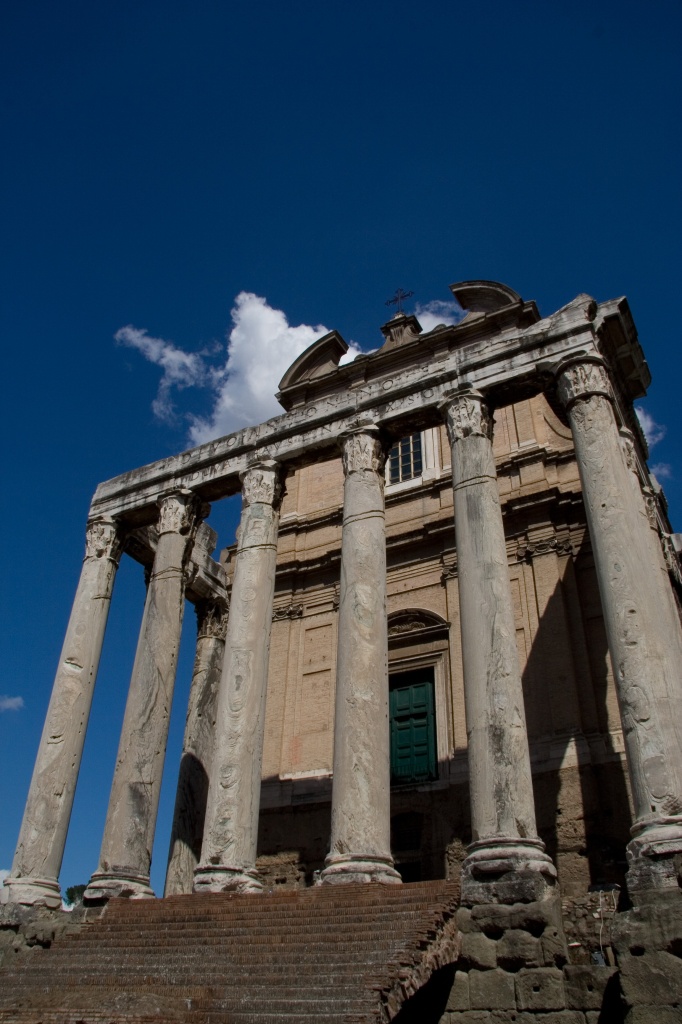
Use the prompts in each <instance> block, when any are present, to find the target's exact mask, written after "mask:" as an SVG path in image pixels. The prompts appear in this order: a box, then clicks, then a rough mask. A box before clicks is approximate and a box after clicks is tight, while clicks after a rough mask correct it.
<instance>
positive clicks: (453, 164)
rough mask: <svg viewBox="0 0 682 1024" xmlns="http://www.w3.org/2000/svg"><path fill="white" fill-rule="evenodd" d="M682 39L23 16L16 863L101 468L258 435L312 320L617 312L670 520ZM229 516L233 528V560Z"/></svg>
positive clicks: (123, 583)
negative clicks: (583, 308) (588, 299)
mask: <svg viewBox="0 0 682 1024" xmlns="http://www.w3.org/2000/svg"><path fill="white" fill-rule="evenodd" d="M681 36H682V8H681V7H680V5H679V3H677V2H668V0H663V2H659V0H651V2H649V3H648V4H646V5H644V4H643V3H641V2H640V3H634V2H628V0H621V2H619V3H615V2H611V0H602V2H601V3H596V4H595V3H594V2H592V3H587V2H584V0H574V2H573V3H571V4H566V3H554V4H548V3H546V2H545V3H540V2H526V0H517V2H516V3H514V4H509V3H502V2H498V0H491V2H489V3H481V4H478V5H460V4H453V3H445V2H440V0H433V2H428V0H427V2H423V3H420V4H415V3H407V2H403V0H393V2H392V3H386V2H381V0H376V2H375V0H369V2H367V3H363V4H359V3H354V2H352V0H351V2H350V3H343V4H341V3H338V2H336V0H327V2H326V3H319V2H312V0H289V2H288V3H284V2H280V3H275V2H271V0H265V2H261V3H252V4H244V3H236V2H233V3H229V2H227V0H222V2H218V0H215V2H209V0H194V2H192V3H191V4H190V3H188V2H187V3H185V2H180V0H164V2H161V0H135V2H132V0H117V2H116V3H113V2H110V0H98V2H97V3H94V2H92V0H90V2H85V0H83V2H75V0H64V2H63V3H60V4H55V3H51V2H50V3H48V2H34V0H22V2H21V3H19V2H16V0H13V2H12V0H10V2H8V3H6V4H5V5H4V8H3V15H2V23H1V24H0V78H1V82H2V87H1V96H2V103H1V107H0V118H1V131H2V141H3V144H4V145H3V149H4V159H3V161H2V164H1V165H0V175H1V177H2V188H1V190H0V203H1V205H2V226H3V246H2V249H1V250H0V260H1V261H2V275H1V282H2V303H1V311H0V317H1V330H2V338H3V342H4V344H3V352H4V367H3V370H4V372H3V382H4V389H3V390H4V393H3V401H2V414H3V416H4V417H5V420H6V422H5V427H4V436H5V445H4V458H3V463H4V482H5V490H4V500H3V502H2V507H1V514H2V517H3V525H2V530H3V532H2V536H3V537H4V543H3V545H2V558H3V573H4V586H3V588H2V602H3V603H2V615H1V618H0V622H1V623H2V628H1V636H0V642H1V644H2V657H1V658H0V665H2V676H1V677H0V695H4V696H5V697H6V698H7V700H5V701H3V700H2V699H0V771H1V772H2V787H1V788H0V801H1V807H0V822H1V823H2V828H1V829H0V869H6V868H9V866H10V864H11V860H12V855H13V850H14V845H15V842H16V837H17V833H18V829H19V824H20V820H21V814H22V811H23V805H24V801H25V797H26V792H27V789H28V784H29V780H30V774H31V770H32V765H33V759H34V757H35V752H36V749H37V744H38V740H39V736H40V730H41V728H42V721H43V716H44V713H45V709H46V706H47V701H48V699H49V692H50V688H51V684H52V679H53V676H54V670H55V666H56V663H57V659H58V656H59V651H60V647H61V642H62V638H63V633H64V629H65V625H66V621H67V618H68V614H69V609H70V604H71V600H72V597H73V593H74V590H75V586H76V582H77V579H78V573H79V571H80V561H81V558H82V552H83V537H84V524H85V518H86V514H87V509H88V505H89V501H90V498H91V495H92V492H93V491H94V488H95V486H96V484H97V483H98V481H100V480H103V479H106V478H108V477H110V476H113V475H115V474H117V473H120V472H123V471H125V470H127V469H130V468H132V467H135V466H138V465H142V464H144V463H146V462H150V461H152V460H154V459H157V458H161V457H163V456H165V455H167V454H169V453H172V452H175V451H179V450H181V449H183V448H184V447H186V446H187V444H188V439H189V437H190V435H191V436H194V437H198V436H202V435H201V431H202V430H204V431H206V430H209V431H210V430H211V429H218V427H219V426H220V425H221V424H226V423H236V422H237V420H239V418H240V417H241V418H242V420H244V419H249V418H250V419H252V420H254V421H257V420H260V419H261V418H262V417H261V409H262V408H264V406H263V404H262V403H265V405H267V396H268V394H271V392H272V390H273V387H272V386H271V380H272V377H273V372H274V369H275V368H276V365H277V361H278V360H280V361H282V360H284V362H287V359H288V356H289V354H290V353H291V352H292V351H295V350H296V349H297V346H299V345H301V344H303V342H304V341H305V340H306V339H307V338H310V339H311V340H312V338H313V337H314V336H316V334H317V333H319V331H320V330H322V329H323V328H327V329H332V328H335V329H337V330H339V331H340V332H341V334H342V335H343V336H344V337H345V338H346V339H347V340H348V341H351V340H352V341H353V342H355V343H356V344H357V345H358V346H359V347H361V348H364V349H369V348H373V347H375V346H376V345H377V344H378V343H379V342H380V334H379V330H378V328H379V326H380V324H381V323H382V322H384V321H385V320H386V319H387V318H388V313H389V311H388V310H387V309H386V307H385V305H384V302H385V300H386V299H387V298H389V297H390V296H391V295H392V294H393V292H394V291H395V289H396V288H397V287H398V286H402V287H403V288H406V289H412V290H413V291H414V293H415V295H414V299H413V300H412V301H413V302H415V303H416V302H418V303H419V304H420V305H421V307H422V308H423V307H428V306H429V304H430V303H432V302H434V301H441V302H447V301H448V299H449V298H450V294H449V292H448V287H447V286H448V284H450V283H451V282H453V281H458V280H463V279H469V278H479V277H480V278H489V279H493V280H500V281H503V282H505V283H507V284H509V285H511V286H512V287H513V288H515V289H516V290H517V291H519V292H520V293H521V294H522V295H523V296H524V298H527V299H535V300H536V301H537V302H538V305H539V307H540V310H541V312H542V313H543V314H549V313H551V312H553V311H554V310H555V309H556V308H558V307H559V306H561V305H563V304H564V303H566V302H568V301H570V300H571V299H572V298H573V297H574V296H575V295H576V294H577V293H579V292H589V293H590V294H592V295H594V296H595V298H597V299H598V300H604V299H608V298H612V297H614V296H618V295H622V294H625V295H627V296H628V298H629V300H630V304H631V308H632V310H633V314H634V317H635V321H636V323H637V326H638V328H639V334H640V339H641V342H642V344H643V346H644V349H645V352H646V355H647V358H648V361H649V365H650V367H651V370H652V374H653V378H654V383H653V385H652V388H651V391H650V395H649V396H648V397H647V399H646V400H645V402H644V408H645V410H646V413H647V414H648V416H649V418H650V420H651V421H652V422H653V423H654V424H658V426H659V430H658V433H659V434H661V435H662V436H661V438H660V440H659V441H658V443H657V444H656V445H655V447H654V448H653V451H652V459H651V461H652V463H656V464H657V465H659V466H660V467H661V469H660V475H661V476H662V477H665V479H663V480H662V482H663V483H664V486H665V490H666V493H667V495H668V498H669V502H670V511H671V517H672V520H673V525H674V527H675V528H676V529H678V530H682V460H681V459H680V456H679V446H678V445H676V443H675V442H676V441H677V440H678V439H679V437H680V432H681V426H682V424H681V419H682V417H681V413H680V408H681V403H680V400H679V387H680V380H681V379H682V374H681V370H682V355H681V348H680V338H679V335H680V330H679V317H678V312H677V310H678V295H679V279H680V271H681V270H682V259H681V252H680V248H681V241H680V240H681V239H682V230H681V229H682V198H681V195H682V190H681V189H680V182H681V181H682V166H681V164H682V159H681V149H682V147H681V139H680V130H681V129H680V125H681V123H682V121H681V118H680V113H681V110H680V107H681V103H680V100H681V93H682V81H681V79H682V72H681V69H680V59H679V54H680V47H681V43H682V38H681ZM238 297H240V298H238ZM124 329H127V330H124ZM233 329H235V330H236V334H234V335H233V338H232V340H233V349H232V352H231V357H230V358H231V363H230V364H228V366H227V369H226V361H227V351H226V335H227V334H229V333H230V332H231V331H232V330H233ZM121 332H122V333H121ZM144 332H146V334H145V333H144ZM117 334H118V337H119V341H118V342H116V341H115V335H117ZM149 339H152V340H153V339H156V340H157V341H158V344H156V343H153V344H152V343H150V340H149ZM285 356H286V357H287V359H285ZM150 357H151V358H150ZM292 358H293V357H292ZM153 360H156V361H153ZM288 361H290V360H288ZM276 379H277V378H276V375H275V383H276ZM161 381H164V384H163V385H162V387H161V391H159V384H160V382H161ZM179 385H180V386H179ZM153 403H155V404H154V407H153ZM250 414H252V415H251V416H250ZM192 432H193V433H192ZM234 520H235V509H234V503H232V505H231V506H230V507H227V508H226V507H224V506H220V507H218V508H216V509H215V510H214V514H213V516H212V517H211V524H212V525H214V526H215V528H216V529H218V531H219V533H220V538H221V543H227V542H229V541H230V540H231V539H232V534H233V530H234ZM143 596H144V587H143V581H142V576H141V572H140V571H139V569H138V567H137V566H135V565H134V564H125V565H124V567H123V569H122V571H121V573H120V576H119V580H118V581H117V584H116V592H115V595H114V603H113V609H112V614H111V619H110V627H109V631H108V634H107V639H106V645H105V650H104V655H103V659H102V669H101V672H100V679H99V682H98V687H97V691H96V694H95V706H94V712H93V717H92V721H91V728H90V731H89V734H88V739H87V742H86V751H85V758H84V763H83V769H82V772H81V780H80V783H79V789H78V793H77V796H76V804H75V809H74V816H73V822H72V829H71V834H70V837H69V843H68V845H67V851H66V856H65V861H64V869H63V874H62V880H63V883H64V884H65V885H70V884H75V883H78V882H85V881H87V879H88V877H89V875H90V874H91V872H92V871H93V870H94V869H95V867H96V864H97V857H98V852H99V843H100V839H101V834H102V828H103V821H104V814H105V810H106V804H107V800H108V794H109V787H110V782H111V774H112V771H113V763H114V759H115V755H116V746H117V742H118V734H119V729H120V722H121V719H122V714H123V706H124V701H125V694H126V689H127V685H128V678H129V674H130V668H131V665H132V658H133V654H134V647H135V642H136V638H137V631H138V627H139V621H140V615H141V609H142V601H143ZM186 626H187V629H186V630H185V637H184V645H183V653H182V659H181V665H180V671H179V675H178V690H177V695H178V699H177V700H176V705H175V708H174V718H173V723H172V728H171V738H170V743H169V752H168V761H167V778H166V779H165V781H164V790H163V794H162V802H161V812H160V817H159V827H158V830H157V844H156V847H155V853H154V864H153V875H152V878H153V882H154V884H155V885H156V887H157V891H158V889H159V888H160V887H161V886H162V878H163V868H164V865H165V860H166V853H167V844H168V832H169V823H170V813H171V809H172V800H173V785H174V775H175V772H176V770H177V758H178V751H179V745H180V742H181V735H182V725H183V719H184V707H183V704H184V702H185V695H186V684H187V678H188V674H189V671H190V666H191V647H192V639H193V633H194V623H193V622H192V621H191V615H190V614H188V615H187V616H186Z"/></svg>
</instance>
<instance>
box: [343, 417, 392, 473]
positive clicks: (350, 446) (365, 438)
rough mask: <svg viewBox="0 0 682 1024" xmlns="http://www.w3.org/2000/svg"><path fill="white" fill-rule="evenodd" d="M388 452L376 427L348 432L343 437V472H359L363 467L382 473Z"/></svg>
mask: <svg viewBox="0 0 682 1024" xmlns="http://www.w3.org/2000/svg"><path fill="white" fill-rule="evenodd" d="M385 462H386V454H385V452H384V449H383V446H382V444H381V441H380V440H379V438H378V437H377V436H376V427H366V428H363V429H361V430H358V431H355V432H353V433H352V434H347V435H346V436H345V437H344V438H343V472H344V475H345V476H348V474H349V473H357V472H358V471H359V470H362V469H369V470H372V472H374V473H377V474H381V473H383V471H384V464H385Z"/></svg>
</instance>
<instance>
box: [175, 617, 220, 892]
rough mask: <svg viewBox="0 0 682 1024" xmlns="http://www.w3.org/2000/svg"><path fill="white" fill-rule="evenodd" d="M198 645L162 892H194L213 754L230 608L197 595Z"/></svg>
mask: <svg viewBox="0 0 682 1024" xmlns="http://www.w3.org/2000/svg"><path fill="white" fill-rule="evenodd" d="M196 613H197V647H196V654H195V658H194V669H193V671H192V682H191V685H190V691H189V704H188V707H187V720H186V723H185V738H184V741H183V744H182V757H181V759H180V773H179V777H178V788H177V792H176V796H175V810H174V812H173V829H172V832H171V840H170V851H169V854H168V870H167V872H166V886H165V889H164V893H163V894H164V896H177V895H180V894H182V893H190V892H191V891H192V884H193V882H194V869H195V868H196V866H197V864H198V863H199V860H200V857H201V841H202V839H203V835H204V818H205V817H206V798H207V796H208V779H209V772H210V769H211V759H212V755H213V737H214V734H215V710H216V697H217V694H218V684H219V682H220V675H221V672H222V668H223V656H224V654H225V633H226V631H227V608H226V607H221V605H219V604H216V603H214V602H212V601H199V602H197V604H196Z"/></svg>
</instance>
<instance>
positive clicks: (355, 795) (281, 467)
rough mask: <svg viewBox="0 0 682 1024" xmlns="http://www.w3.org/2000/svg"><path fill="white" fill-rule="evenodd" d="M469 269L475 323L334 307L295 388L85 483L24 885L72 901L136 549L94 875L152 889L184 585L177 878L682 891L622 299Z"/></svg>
mask: <svg viewBox="0 0 682 1024" xmlns="http://www.w3.org/2000/svg"><path fill="white" fill-rule="evenodd" d="M451 290H452V293H453V295H454V296H455V298H456V299H457V301H458V302H459V304H460V305H461V306H462V308H463V310H464V311H465V313H466V315H465V316H464V318H463V319H462V321H461V322H460V323H458V324H457V325H455V326H445V325H441V326H439V327H436V328H435V329H434V330H431V331H429V332H428V333H425V332H423V331H422V329H421V326H420V324H419V322H418V320H417V319H416V318H415V317H414V316H407V315H405V314H403V313H398V314H397V315H396V316H395V317H393V319H391V320H390V321H389V322H388V323H387V324H385V325H384V326H383V327H382V333H383V336H384V344H383V346H382V347H381V348H380V349H379V350H378V351H376V352H373V353H372V354H369V355H361V356H359V357H357V358H356V359H355V360H354V361H353V362H351V363H348V364H345V365H339V363H340V359H341V357H342V356H343V355H344V353H345V352H346V351H347V347H348V346H347V345H346V343H345V341H344V340H343V338H342V337H341V336H340V335H339V334H338V333H337V332H335V331H332V332H331V333H329V334H327V335H326V336H325V337H323V338H321V339H320V340H319V341H317V342H315V343H314V344H313V345H312V346H311V347H310V348H309V349H308V350H307V351H306V352H304V353H303V355H301V356H300V357H299V358H298V359H297V360H296V361H295V363H294V364H293V365H292V366H291V367H290V369H289V370H288V371H287V373H286V374H285V376H284V378H283V380H282V381H281V384H280V391H279V394H278V398H279V401H280V403H281V405H282V407H283V410H284V412H283V413H282V415H281V416H279V417H277V418H275V419H272V420H268V421H267V422H266V423H262V424H260V425H257V426H253V427H248V428H246V429H244V430H241V431H239V432H237V433H235V434H231V435H229V436H227V437H223V438H220V439H218V440H216V441H213V442H210V443H208V444H205V445H202V446H200V447H198V448H195V449H192V450H190V451H187V452H184V453H182V454H181V455H178V456H174V457H171V458H166V459H163V460H161V461H160V462H157V463H153V464H151V465H149V466H145V467H143V468H142V469H139V470H136V471H132V472H129V473H126V474H124V475H123V476H120V477H116V478H115V479H113V480H109V481H107V482H105V483H103V484H101V485H100V486H99V487H98V488H97V491H96V493H95V496H94V498H93V501H92V505H91V509H90V514H89V518H88V525H87V530H86V552H85V559H84V562H83V569H82V574H81V578H80V582H79V586H78V590H77V593H76V597H75V601H74V605H73V611H72V615H71V619H70V622H69V626H68V630H67V635H66V639H65V642H64V648H63V651H62V656H61V659H60V664H59V667H58V671H57V675H56V679H55V685H54V691H53V695H52V699H51V703H50V707H49V710H48V713H47V719H46V723H45V730H44V733H43V738H42V740H41V745H40V749H39V752H38V758H37V762H36V768H35V772H34V776H33V780H32V783H31V788H30V792H29V796H28V801H27V806H26V812H25V817H24V821H23V825H22V829H21V834H20V836H19V842H18V846H17V852H16V857H15V861H14V864H13V868H12V872H11V875H10V877H9V878H8V879H7V880H6V882H5V885H6V886H7V887H8V888H9V900H10V902H13V903H15V904H19V905H29V906H30V905H34V906H35V905H41V906H45V907H50V906H53V907H57V906H59V903H60V889H59V870H60V865H61V859H62V854H63V850H64V843H65V840H66V834H67V829H68V822H69V816H70V812H71V805H72V801H73V795H74V791H75V786H76V780H77V776H78V768H79V762H80V757H81V752H82V746H83V738H84V734H85V728H86V725H87V718H88V714H89V710H90V704H91V700H92V696H93V688H94V683H95V677H96V674H97V667H98V662H99V656H100V650H101V647H102V640H103V636H104V631H105V626H106V618H107V612H108V608H109V604H110V601H111V600H112V592H113V587H114V579H115V575H116V569H117V565H118V563H119V560H120V558H121V557H132V558H134V559H135V560H137V561H138V562H139V563H141V564H142V565H143V566H144V567H145V571H146V574H147V580H148V583H147V596H146V602H145V605H144V609H140V615H141V625H140V634H139V641H138V647H137V653H136V657H135V663H134V667H133V671H132V677H131V680H130V687H129V692H128V699H127V706H126V712H125V718H124V722H123V727H122V733H121V738H120V746H119V753H118V757H117V761H116V768H115V773H114V778H113V781H112V788H111V795H110V799H109V808H108V813H107V819H106V826H105V831H104V835H103V837H102V846H101V853H100V860H99V863H98V864H96V865H93V873H92V877H91V879H90V882H89V885H88V888H87V890H86V893H85V900H86V904H89V905H92V906H97V905H101V904H103V903H106V901H107V900H109V899H110V898H111V897H114V896H129V897H134V898H144V897H152V896H153V895H154V893H153V892H152V890H151V888H150V884H149V875H150V861H151V852H150V851H151V850H152V847H153V840H154V832H155V827H156V817H157V808H158V800H159V792H160V786H161V778H162V773H163V768H164V756H165V748H166V740H167V733H168V723H169V714H170V707H171V702H172V696H173V687H174V682H175V674H176V659H177V651H178V646H179V640H180V631H181V628H182V620H183V611H184V609H185V606H186V603H187V602H188V601H189V602H191V603H193V604H194V607H195V609H196V615H197V623H198V629H197V641H196V658H195V663H194V673H193V678H192V684H191V689H190V697H189V706H188V711H187V722H186V731H185V739H184V747H183V753H182V760H181V764H180V770H179V779H178V788H177V798H176V804H175V812H174V821H173V833H172V839H171V848H170V851H169V860H168V872H167V877H166V886H165V895H179V894H191V893H197V894H201V893H208V894H210V893H220V892H235V893H250V892H260V891H263V889H265V890H270V889H277V888H281V889H283V890H287V889H294V888H305V887H308V886H311V885H314V884H319V885H321V886H334V885H339V884H342V883H356V884H365V883H371V882H381V883H385V884H387V885H391V886H398V885H400V884H401V883H409V882H416V881H428V880H436V879H457V880H461V887H462V889H461V894H462V895H461V903H462V906H463V907H468V908H476V907H481V906H487V905H498V906H511V905H514V904H519V903H527V904H530V903H533V904H535V903H542V901H554V903H556V901H557V900H563V901H564V909H565V911H566V913H567V914H568V916H569V917H570V910H566V908H567V907H570V906H573V905H577V904H580V901H581V900H584V899H587V898H588V897H589V894H590V893H596V892H599V893H610V894H614V893H615V894H618V893H620V894H621V898H622V897H623V894H626V899H627V901H629V902H628V903H627V906H630V905H634V906H638V905H639V904H640V903H641V904H642V905H645V904H646V905H648V903H647V901H648V900H649V902H650V896H651V894H652V893H653V894H654V896H655V899H659V898H660V899H663V900H677V899H679V896H680V889H679V885H680V870H681V869H682V629H681V621H680V594H681V593H682V586H681V584H682V577H681V574H680V561H679V556H678V551H679V546H680V545H679V543H678V541H679V538H678V537H676V536H675V535H674V534H672V532H671V527H670V523H669V521H668V518H667V513H666V507H665V499H664V497H663V495H662V493H661V491H660V488H659V487H658V485H657V483H656V481H655V479H654V478H653V477H652V476H651V475H650V473H649V470H648V468H647V464H646V460H647V454H648V453H647V448H646V442H645V440H644V437H643V435H642V432H641V429H640V427H639V424H638V421H637V418H636V415H635V413H634V410H633V402H634V401H635V400H636V399H638V398H640V397H641V396H642V395H643V394H644V393H645V391H646V388H647V387H648V384H649V381H650V378H649V373H648V369H647V365H646V362H645V360H644V356H643V354H642V350H641V348H640V345H639V342H638V340H637V334H636V330H635V326H634V323H633V321H632V317H631V314H630V311H629V308H628V305H627V302H626V300H625V299H616V300H613V301H609V302H605V303H596V302H595V301H594V300H593V299H592V298H590V297H589V296H586V295H580V296H578V297H577V298H576V299H575V300H574V301H573V302H571V303H570V304H569V305H567V306H565V307H564V308H563V309H560V310H559V311H558V312H556V313H554V314H553V315H552V316H549V317H547V318H544V319H543V318H541V317H540V315H539V313H538V310H537V307H536V306H535V304H534V303H533V302H527V301H524V300H523V299H522V298H521V297H520V296H519V295H517V294H516V293H515V292H514V291H512V290H511V289H510V288H508V287H506V286H504V285H501V284H497V283H495V282H486V281H469V282H463V283H460V284H457V285H453V286H452V289H451ZM236 493H241V497H242V512H241V521H240V526H239V530H238V534H237V542H236V544H235V545H234V547H232V548H229V549H227V550H226V551H224V552H222V553H220V554H218V553H216V551H215V546H216V533H215V531H214V530H213V529H212V527H211V525H210V523H211V522H212V521H214V522H217V521H219V517H220V500H221V499H223V498H225V497H228V496H230V495H234V494H236ZM55 738H56V739H55ZM647 894H648V895H647ZM652 898H653V897H652ZM614 899H615V897H614ZM623 905H624V906H625V904H623ZM675 906H677V904H675ZM614 908H615V903H614ZM673 917H674V915H673ZM573 926H574V923H573V924H571V927H573ZM569 938H570V935H569ZM671 941H672V940H671ZM576 944H577V945H580V942H579V941H578V939H576ZM677 955H679V954H677ZM666 1019H667V1018H666Z"/></svg>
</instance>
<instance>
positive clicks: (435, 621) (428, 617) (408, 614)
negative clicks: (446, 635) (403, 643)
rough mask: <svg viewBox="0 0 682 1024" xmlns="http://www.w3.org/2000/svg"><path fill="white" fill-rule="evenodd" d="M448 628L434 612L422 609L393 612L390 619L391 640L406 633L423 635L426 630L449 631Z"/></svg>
mask: <svg viewBox="0 0 682 1024" xmlns="http://www.w3.org/2000/svg"><path fill="white" fill-rule="evenodd" d="M448 628H449V624H448V623H447V622H445V620H444V619H441V617H440V616H439V615H434V613H433V612H428V611H425V610H424V609H421V608H405V609H403V610H402V611H399V612H393V613H392V614H391V615H389V617H388V636H389V639H391V638H393V637H398V636H403V635H405V634H406V633H423V632H424V631H425V630H428V631H429V632H433V631H434V630H445V631H447V630H448Z"/></svg>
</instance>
